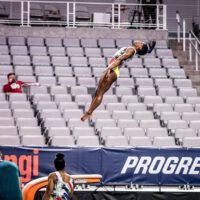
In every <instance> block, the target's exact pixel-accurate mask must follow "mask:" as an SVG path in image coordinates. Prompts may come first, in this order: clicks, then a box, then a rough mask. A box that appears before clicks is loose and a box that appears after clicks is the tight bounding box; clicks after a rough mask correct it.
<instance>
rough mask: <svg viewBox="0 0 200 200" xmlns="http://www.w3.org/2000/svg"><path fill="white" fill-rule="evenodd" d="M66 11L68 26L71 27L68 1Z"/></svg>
mask: <svg viewBox="0 0 200 200" xmlns="http://www.w3.org/2000/svg"><path fill="white" fill-rule="evenodd" d="M66 12H67V13H66V20H67V27H69V2H67V7H66Z"/></svg>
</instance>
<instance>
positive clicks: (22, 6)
mask: <svg viewBox="0 0 200 200" xmlns="http://www.w3.org/2000/svg"><path fill="white" fill-rule="evenodd" d="M21 26H24V2H23V1H21Z"/></svg>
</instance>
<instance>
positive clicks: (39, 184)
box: [22, 174, 102, 200]
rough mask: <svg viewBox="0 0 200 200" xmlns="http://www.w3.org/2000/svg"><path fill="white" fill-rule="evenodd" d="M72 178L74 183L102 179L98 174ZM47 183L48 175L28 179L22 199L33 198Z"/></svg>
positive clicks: (87, 182)
mask: <svg viewBox="0 0 200 200" xmlns="http://www.w3.org/2000/svg"><path fill="white" fill-rule="evenodd" d="M71 177H72V178H73V179H74V184H75V185H78V184H86V185H89V184H100V183H101V180H102V176H101V175H100V174H89V175H71ZM47 184H48V177H47V176H46V177H42V178H38V179H35V180H33V181H30V182H29V183H28V184H26V186H25V187H24V188H23V191H22V193H23V200H35V195H36V193H37V192H38V191H39V190H40V189H42V188H45V187H46V186H47Z"/></svg>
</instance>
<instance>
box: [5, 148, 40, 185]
mask: <svg viewBox="0 0 200 200" xmlns="http://www.w3.org/2000/svg"><path fill="white" fill-rule="evenodd" d="M38 153H39V150H38V149H34V150H33V153H32V154H29V155H20V156H16V155H4V160H7V161H11V162H14V163H15V164H16V165H18V167H19V171H20V174H21V181H22V183H26V182H29V181H30V180H31V179H32V178H33V176H38V166H39V157H38Z"/></svg>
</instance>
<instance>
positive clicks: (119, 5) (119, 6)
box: [118, 4, 121, 28]
mask: <svg viewBox="0 0 200 200" xmlns="http://www.w3.org/2000/svg"><path fill="white" fill-rule="evenodd" d="M120 9H121V4H118V28H120V23H121V22H120V20H121V15H120V14H121V13H120Z"/></svg>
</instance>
